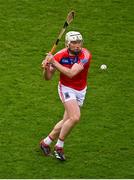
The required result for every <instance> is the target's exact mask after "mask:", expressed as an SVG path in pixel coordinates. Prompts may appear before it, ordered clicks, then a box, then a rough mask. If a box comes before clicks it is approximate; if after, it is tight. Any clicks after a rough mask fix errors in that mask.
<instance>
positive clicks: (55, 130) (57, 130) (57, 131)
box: [49, 110, 68, 140]
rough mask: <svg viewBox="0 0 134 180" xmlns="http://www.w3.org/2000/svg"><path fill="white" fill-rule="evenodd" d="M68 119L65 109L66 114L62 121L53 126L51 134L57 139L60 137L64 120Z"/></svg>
mask: <svg viewBox="0 0 134 180" xmlns="http://www.w3.org/2000/svg"><path fill="white" fill-rule="evenodd" d="M67 119H68V114H67V112H66V110H65V112H64V116H63V119H62V120H61V121H59V122H58V123H57V124H56V125H55V126H54V128H53V130H52V131H51V132H50V134H49V136H50V137H51V138H52V139H53V140H55V139H57V138H58V137H59V134H60V131H61V128H62V126H63V124H64V122H65V121H66V120H67Z"/></svg>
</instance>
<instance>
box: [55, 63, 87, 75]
mask: <svg viewBox="0 0 134 180" xmlns="http://www.w3.org/2000/svg"><path fill="white" fill-rule="evenodd" d="M52 64H53V65H54V67H56V69H57V70H58V71H60V72H61V73H63V74H64V75H66V76H68V77H69V78H72V77H74V76H75V75H77V74H78V73H80V72H81V71H82V70H83V69H84V67H83V66H82V65H80V64H77V63H75V64H74V65H73V66H72V68H71V69H70V68H67V67H64V66H62V65H61V64H60V63H58V62H57V61H55V60H53V62H52Z"/></svg>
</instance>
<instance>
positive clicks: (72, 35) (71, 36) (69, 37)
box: [65, 31, 83, 47]
mask: <svg viewBox="0 0 134 180" xmlns="http://www.w3.org/2000/svg"><path fill="white" fill-rule="evenodd" d="M73 41H83V38H82V35H81V34H80V33H79V32H76V31H69V32H68V33H67V34H66V36H65V45H66V46H67V47H69V44H70V42H73Z"/></svg>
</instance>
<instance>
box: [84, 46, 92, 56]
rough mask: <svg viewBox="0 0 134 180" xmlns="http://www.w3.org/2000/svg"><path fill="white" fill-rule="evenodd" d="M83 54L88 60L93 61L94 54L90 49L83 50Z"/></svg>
mask: <svg viewBox="0 0 134 180" xmlns="http://www.w3.org/2000/svg"><path fill="white" fill-rule="evenodd" d="M82 53H83V55H84V57H85V58H86V59H91V57H92V54H91V52H90V51H89V50H88V49H86V48H82Z"/></svg>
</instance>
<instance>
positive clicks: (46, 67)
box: [42, 55, 56, 80]
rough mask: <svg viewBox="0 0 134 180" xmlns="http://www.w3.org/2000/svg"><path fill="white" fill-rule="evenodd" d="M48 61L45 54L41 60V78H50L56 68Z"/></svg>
mask: <svg viewBox="0 0 134 180" xmlns="http://www.w3.org/2000/svg"><path fill="white" fill-rule="evenodd" d="M48 61H49V56H48V55H47V56H46V58H45V60H43V62H42V68H43V78H44V79H45V80H51V79H52V77H53V75H54V72H55V70H56V68H55V67H53V66H52V64H51V63H49V62H48Z"/></svg>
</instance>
